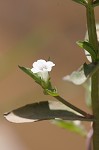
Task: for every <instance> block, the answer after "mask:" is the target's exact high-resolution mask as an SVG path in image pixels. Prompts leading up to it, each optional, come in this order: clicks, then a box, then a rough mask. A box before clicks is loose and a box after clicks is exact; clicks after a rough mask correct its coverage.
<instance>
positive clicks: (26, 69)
mask: <svg viewBox="0 0 99 150" xmlns="http://www.w3.org/2000/svg"><path fill="white" fill-rule="evenodd" d="M18 67H19V68H20V69H21V70H22V71H23V72H25V73H26V74H28V75H29V76H30V77H31V78H33V79H34V80H35V82H37V83H38V84H41V78H40V77H38V76H37V74H36V73H35V74H34V73H33V72H32V71H31V69H30V68H25V67H21V66H18Z"/></svg>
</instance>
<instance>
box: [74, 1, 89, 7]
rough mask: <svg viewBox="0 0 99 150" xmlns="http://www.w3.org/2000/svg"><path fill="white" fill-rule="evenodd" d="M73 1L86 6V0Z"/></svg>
mask: <svg viewBox="0 0 99 150" xmlns="http://www.w3.org/2000/svg"><path fill="white" fill-rule="evenodd" d="M72 1H74V2H76V3H79V4H82V5H84V6H86V1H85V0H72Z"/></svg>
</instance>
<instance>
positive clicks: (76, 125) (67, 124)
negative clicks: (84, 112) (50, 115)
mask: <svg viewBox="0 0 99 150" xmlns="http://www.w3.org/2000/svg"><path fill="white" fill-rule="evenodd" d="M52 123H54V124H55V125H57V126H59V127H61V128H63V129H67V130H69V131H71V132H75V133H77V134H80V135H82V136H87V131H86V129H85V127H84V126H83V125H82V124H81V122H80V121H64V120H54V121H53V122H52Z"/></svg>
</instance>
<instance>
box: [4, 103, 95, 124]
mask: <svg viewBox="0 0 99 150" xmlns="http://www.w3.org/2000/svg"><path fill="white" fill-rule="evenodd" d="M4 117H5V118H6V119H7V120H8V121H10V122H14V123H24V122H35V121H40V120H50V119H57V118H60V119H63V120H82V121H92V120H93V118H85V117H84V116H81V115H77V114H75V113H73V112H70V111H68V110H63V109H61V107H60V108H59V106H58V107H57V103H52V102H50V101H44V102H43V101H42V102H39V103H33V104H28V105H25V106H23V107H20V108H18V109H15V110H13V111H11V112H8V113H5V114H4Z"/></svg>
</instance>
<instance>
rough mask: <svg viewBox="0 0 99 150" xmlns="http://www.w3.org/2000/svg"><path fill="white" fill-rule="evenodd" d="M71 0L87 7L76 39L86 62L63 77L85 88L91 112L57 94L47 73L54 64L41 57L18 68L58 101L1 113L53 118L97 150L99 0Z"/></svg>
mask: <svg viewBox="0 0 99 150" xmlns="http://www.w3.org/2000/svg"><path fill="white" fill-rule="evenodd" d="M73 1H74V2H76V3H78V4H80V5H82V6H83V7H85V9H86V18H87V30H88V31H87V33H86V37H85V40H80V41H77V44H78V45H79V46H80V47H81V48H82V49H83V50H84V53H85V55H86V57H87V58H88V60H89V63H84V64H83V65H82V66H81V67H80V68H79V69H78V70H77V71H74V72H72V73H71V74H70V75H66V76H65V77H64V78H63V79H64V80H65V81H69V82H72V83H73V84H75V85H82V86H83V87H84V88H85V90H86V92H87V101H86V104H87V106H88V107H89V108H90V109H91V110H92V114H88V113H87V112H85V111H84V110H82V109H80V108H78V107H76V106H75V105H73V104H71V103H69V102H68V101H67V100H65V99H64V98H62V97H61V96H60V95H59V93H58V91H57V89H56V88H55V87H53V86H52V82H51V77H50V72H51V70H52V67H54V66H55V64H54V63H53V62H52V61H50V60H48V61H45V60H43V59H40V60H37V61H36V62H34V63H33V67H32V69H30V68H26V67H22V66H19V68H20V69H21V70H22V71H23V72H25V73H26V74H27V75H29V76H30V77H31V78H32V79H33V80H34V81H35V82H36V83H37V84H39V85H40V86H41V87H42V89H43V92H44V94H46V95H50V96H52V97H54V98H55V99H56V100H57V101H41V102H38V103H32V104H27V105H25V106H23V107H20V108H17V109H15V110H13V111H11V112H8V113H5V114H4V117H5V118H6V119H7V120H8V121H11V122H14V123H23V122H24V123H25V122H35V121H36V122H37V121H41V120H51V119H53V120H54V121H53V122H54V123H55V124H56V125H58V126H60V127H63V128H66V129H69V130H70V131H74V132H76V133H79V134H80V135H82V136H84V137H86V138H87V148H86V149H87V150H92V149H93V150H99V43H98V39H99V26H98V25H96V23H95V15H94V9H95V7H96V6H98V5H99V0H73ZM82 121H87V122H89V123H90V124H91V127H90V131H89V132H87V130H86V129H85V127H84V125H82Z"/></svg>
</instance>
